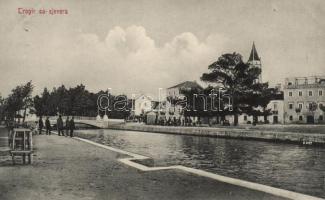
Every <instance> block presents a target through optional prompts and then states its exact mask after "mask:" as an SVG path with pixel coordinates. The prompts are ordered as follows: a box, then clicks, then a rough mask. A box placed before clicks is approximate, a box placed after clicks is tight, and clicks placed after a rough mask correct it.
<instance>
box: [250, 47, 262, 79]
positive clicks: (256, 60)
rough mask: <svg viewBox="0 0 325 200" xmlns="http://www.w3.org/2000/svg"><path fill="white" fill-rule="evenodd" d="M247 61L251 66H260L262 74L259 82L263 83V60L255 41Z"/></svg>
mask: <svg viewBox="0 0 325 200" xmlns="http://www.w3.org/2000/svg"><path fill="white" fill-rule="evenodd" d="M247 63H248V64H249V66H252V67H258V68H260V69H261V74H260V75H259V77H258V80H257V82H260V83H261V82H262V62H261V58H260V57H259V56H258V54H257V51H256V48H255V43H254V42H253V46H252V50H251V54H250V56H249V59H248V61H247Z"/></svg>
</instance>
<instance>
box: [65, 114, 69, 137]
mask: <svg viewBox="0 0 325 200" xmlns="http://www.w3.org/2000/svg"><path fill="white" fill-rule="evenodd" d="M69 130H70V120H69V116H67V119H66V120H65V137H67V136H69Z"/></svg>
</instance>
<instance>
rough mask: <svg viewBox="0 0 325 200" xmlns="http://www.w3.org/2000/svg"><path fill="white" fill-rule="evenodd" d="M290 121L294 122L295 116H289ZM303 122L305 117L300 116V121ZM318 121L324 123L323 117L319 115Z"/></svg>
mask: <svg viewBox="0 0 325 200" xmlns="http://www.w3.org/2000/svg"><path fill="white" fill-rule="evenodd" d="M289 120H290V121H293V116H292V115H290V116H289ZM303 120H304V117H303V116H302V115H300V116H299V121H303ZM318 120H319V121H323V120H324V117H323V115H319V117H318Z"/></svg>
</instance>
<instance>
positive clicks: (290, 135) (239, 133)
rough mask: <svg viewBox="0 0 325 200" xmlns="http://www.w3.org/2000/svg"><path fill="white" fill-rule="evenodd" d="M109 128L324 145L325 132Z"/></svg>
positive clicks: (204, 128)
mask: <svg viewBox="0 0 325 200" xmlns="http://www.w3.org/2000/svg"><path fill="white" fill-rule="evenodd" d="M108 128H109V129H117V130H129V131H142V132H153V133H168V134H181V135H195V136H206V137H220V138H234V139H250V140H265V141H273V142H288V143H297V144H304V145H324V146H325V134H312V133H294V132H276V131H274V132H273V131H261V130H246V129H236V128H210V127H171V126H153V125H112V126H109V127H108Z"/></svg>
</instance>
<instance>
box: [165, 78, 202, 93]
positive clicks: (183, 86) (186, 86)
mask: <svg viewBox="0 0 325 200" xmlns="http://www.w3.org/2000/svg"><path fill="white" fill-rule="evenodd" d="M192 89H197V90H203V88H202V86H201V85H199V84H198V83H197V82H196V81H185V82H182V83H180V84H177V85H174V86H172V87H169V88H167V90H166V93H167V96H169V97H180V96H182V95H183V94H182V91H186V90H192Z"/></svg>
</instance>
